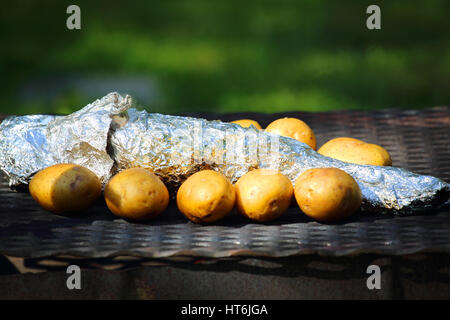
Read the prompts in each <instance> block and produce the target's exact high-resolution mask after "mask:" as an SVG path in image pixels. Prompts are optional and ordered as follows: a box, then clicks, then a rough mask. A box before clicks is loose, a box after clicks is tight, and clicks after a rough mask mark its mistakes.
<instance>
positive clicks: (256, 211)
mask: <svg viewBox="0 0 450 320" xmlns="http://www.w3.org/2000/svg"><path fill="white" fill-rule="evenodd" d="M235 188H236V208H237V210H238V212H240V213H241V214H243V215H244V216H247V217H248V218H250V219H252V220H255V221H260V222H265V221H270V220H274V219H276V218H278V217H279V216H281V215H282V214H283V213H284V212H285V211H286V210H287V208H288V207H289V205H290V204H291V200H292V196H293V194H294V189H293V187H292V183H291V181H290V180H289V179H288V178H287V177H286V176H284V175H282V174H281V173H279V172H278V171H275V170H269V169H256V170H252V171H250V172H248V173H246V174H244V175H243V176H242V177H240V178H239V180H238V181H237V182H236V184H235Z"/></svg>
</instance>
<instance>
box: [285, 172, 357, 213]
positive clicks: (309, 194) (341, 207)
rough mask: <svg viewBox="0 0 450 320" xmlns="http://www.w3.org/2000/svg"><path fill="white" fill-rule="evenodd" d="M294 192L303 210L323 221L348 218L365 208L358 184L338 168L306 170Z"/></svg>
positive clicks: (299, 178) (297, 181)
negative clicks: (362, 204)
mask: <svg viewBox="0 0 450 320" xmlns="http://www.w3.org/2000/svg"><path fill="white" fill-rule="evenodd" d="M294 190H295V191H294V192H295V199H296V200H297V203H298V205H299V207H300V209H301V210H302V211H303V212H304V213H305V214H306V215H308V216H310V217H311V218H314V219H316V220H319V221H334V220H339V219H344V218H347V217H349V216H350V215H352V214H353V213H355V212H356V211H357V210H358V209H359V208H360V206H361V201H362V195H361V190H360V188H359V186H358V183H357V182H356V181H355V179H353V177H352V176H351V175H349V174H347V173H346V172H345V171H343V170H341V169H337V168H317V169H309V170H306V171H305V172H303V173H302V174H301V175H300V176H299V177H298V178H297V180H296V181H295V187H294Z"/></svg>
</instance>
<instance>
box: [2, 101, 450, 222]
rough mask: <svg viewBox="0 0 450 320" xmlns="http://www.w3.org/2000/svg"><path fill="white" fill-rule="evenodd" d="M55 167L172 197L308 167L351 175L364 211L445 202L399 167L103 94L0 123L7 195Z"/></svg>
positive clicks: (439, 187)
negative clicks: (340, 156) (197, 183)
mask: <svg viewBox="0 0 450 320" xmlns="http://www.w3.org/2000/svg"><path fill="white" fill-rule="evenodd" d="M57 163H76V164H80V165H83V166H85V167H87V168H89V169H91V170H92V171H93V172H94V173H96V174H97V175H98V176H99V177H100V179H101V181H102V182H103V183H106V182H107V181H108V179H109V178H110V177H111V176H112V175H113V174H115V173H116V172H118V171H120V170H124V169H126V168H131V167H137V166H139V167H144V168H149V169H150V170H152V171H153V172H154V173H155V174H157V175H158V176H160V177H161V179H162V180H163V181H164V182H165V183H166V185H167V186H168V187H169V190H171V191H172V194H174V192H175V190H176V189H177V188H178V186H179V185H180V184H181V183H182V182H183V181H184V180H185V179H186V178H187V177H188V176H189V175H191V174H193V173H195V172H196V171H198V170H201V169H204V168H210V169H214V170H218V171H220V172H222V173H223V174H224V175H225V176H227V177H228V178H229V179H230V180H231V181H232V182H235V181H236V180H237V179H238V178H239V177H241V176H242V175H244V174H245V173H246V172H248V171H250V170H252V169H255V168H269V169H275V170H279V171H280V172H281V173H283V174H284V175H286V176H287V177H288V178H289V179H290V180H291V181H292V182H294V181H295V180H296V178H297V177H298V176H299V175H300V174H301V173H303V172H304V171H305V170H308V169H311V168H324V167H335V168H339V169H342V170H344V171H346V172H347V173H349V174H350V175H352V176H353V178H354V179H355V180H356V181H357V182H358V184H359V186H360V188H361V191H362V195H363V204H362V209H363V210H366V211H376V212H387V211H391V212H394V213H411V212H417V211H427V210H429V209H432V208H437V207H439V206H441V205H442V204H443V203H445V202H446V201H448V199H449V196H450V187H449V184H448V183H446V182H444V181H442V180H440V179H438V178H435V177H432V176H425V175H419V174H415V173H412V172H409V171H407V170H404V169H402V168H397V167H380V166H369V165H357V164H351V163H346V162H342V161H339V160H335V159H332V158H328V157H324V156H322V155H320V154H318V153H317V152H315V151H314V150H313V149H311V148H310V147H309V146H308V145H306V144H304V143H302V142H299V141H297V140H294V139H291V138H287V137H282V136H279V135H275V134H271V133H268V132H265V131H260V130H257V129H256V128H254V127H250V128H242V127H241V126H239V125H237V124H233V123H225V122H221V121H207V120H204V119H199V118H190V117H181V116H170V115H163V114H157V113H148V112H146V111H139V110H136V109H135V108H131V98H130V97H129V96H125V97H122V96H121V95H119V94H118V93H110V94H108V95H107V96H105V97H103V98H102V99H99V100H97V101H95V102H93V103H91V104H89V105H87V106H86V107H84V108H83V109H81V110H79V111H77V112H75V113H72V114H70V115H67V116H48V115H31V116H13V117H9V118H7V119H5V120H4V121H3V122H2V123H1V124H0V169H1V170H2V171H3V172H5V173H6V175H7V176H8V177H9V182H10V186H11V187H12V188H14V187H17V186H19V185H23V184H27V183H28V181H29V179H30V178H31V177H32V175H33V174H34V173H36V172H37V171H39V170H41V169H43V168H45V167H48V166H51V165H53V164H57Z"/></svg>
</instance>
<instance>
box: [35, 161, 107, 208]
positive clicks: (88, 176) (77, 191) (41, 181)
mask: <svg viewBox="0 0 450 320" xmlns="http://www.w3.org/2000/svg"><path fill="white" fill-rule="evenodd" d="M29 190H30V194H31V196H32V197H33V199H34V200H35V201H36V202H37V203H39V204H40V205H41V206H42V207H43V208H45V209H47V210H48V211H51V212H54V213H60V214H63V213H70V212H76V211H80V210H83V209H86V208H88V207H89V206H90V205H91V204H92V203H93V202H94V201H95V200H96V199H97V198H99V197H100V195H101V193H102V185H101V183H100V180H99V178H98V177H97V176H96V175H95V174H94V173H93V172H92V171H91V170H89V169H87V168H85V167H82V166H79V165H76V164H56V165H53V166H50V167H48V168H45V169H43V170H41V171H39V172H38V173H36V174H35V175H34V176H33V178H32V179H31V181H30V184H29Z"/></svg>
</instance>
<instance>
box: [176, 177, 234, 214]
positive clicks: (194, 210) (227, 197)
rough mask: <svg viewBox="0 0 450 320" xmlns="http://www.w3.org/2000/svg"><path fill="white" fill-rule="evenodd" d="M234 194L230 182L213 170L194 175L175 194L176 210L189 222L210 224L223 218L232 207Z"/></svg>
mask: <svg viewBox="0 0 450 320" xmlns="http://www.w3.org/2000/svg"><path fill="white" fill-rule="evenodd" d="M235 200H236V193H235V191H234V187H233V185H232V184H231V182H230V181H229V180H228V179H227V178H226V177H225V176H224V175H223V174H221V173H219V172H217V171H214V170H202V171H199V172H196V173H194V174H193V175H191V176H190V177H189V178H187V179H186V181H184V182H183V184H182V185H181V186H180V188H179V189H178V192H177V205H178V209H179V210H180V211H181V212H182V213H183V214H184V215H185V216H186V218H188V219H189V220H191V221H193V222H196V223H210V222H215V221H218V220H220V219H222V218H224V217H225V216H226V215H227V214H228V213H229V212H230V211H231V210H232V209H233V207H234V203H235Z"/></svg>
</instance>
